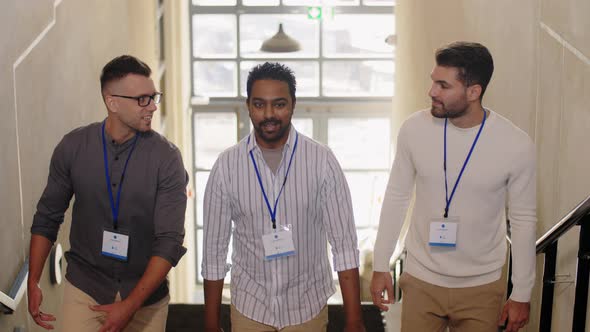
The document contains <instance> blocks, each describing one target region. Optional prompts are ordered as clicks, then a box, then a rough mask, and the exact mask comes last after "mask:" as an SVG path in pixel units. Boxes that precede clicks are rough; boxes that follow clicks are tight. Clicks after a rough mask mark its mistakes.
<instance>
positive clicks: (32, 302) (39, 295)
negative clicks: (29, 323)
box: [27, 282, 55, 330]
mask: <svg viewBox="0 0 590 332" xmlns="http://www.w3.org/2000/svg"><path fill="white" fill-rule="evenodd" d="M27 298H28V300H29V314H31V317H33V320H34V321H35V323H37V325H39V326H41V327H42V328H44V329H46V330H53V325H51V324H49V323H47V322H54V321H55V317H54V316H53V315H51V314H46V313H44V312H42V311H41V310H40V307H41V302H43V292H42V291H41V288H40V287H39V285H38V284H36V283H33V282H29V283H27Z"/></svg>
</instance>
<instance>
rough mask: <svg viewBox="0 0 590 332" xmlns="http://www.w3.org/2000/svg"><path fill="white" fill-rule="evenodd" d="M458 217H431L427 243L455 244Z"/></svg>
mask: <svg viewBox="0 0 590 332" xmlns="http://www.w3.org/2000/svg"><path fill="white" fill-rule="evenodd" d="M458 227H459V218H458V217H448V218H433V221H431V222H430V239H429V241H428V244H429V245H430V246H433V247H455V246H457V229H458Z"/></svg>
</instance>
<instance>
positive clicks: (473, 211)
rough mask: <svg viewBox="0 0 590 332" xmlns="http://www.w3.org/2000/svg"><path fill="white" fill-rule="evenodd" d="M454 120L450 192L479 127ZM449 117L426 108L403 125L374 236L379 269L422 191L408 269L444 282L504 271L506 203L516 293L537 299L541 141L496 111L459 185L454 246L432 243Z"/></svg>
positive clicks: (482, 279)
mask: <svg viewBox="0 0 590 332" xmlns="http://www.w3.org/2000/svg"><path fill="white" fill-rule="evenodd" d="M479 127H480V126H479V125H478V126H476V127H472V128H467V129H462V128H458V127H455V126H453V125H452V124H451V122H450V121H449V122H448V126H447V176H448V187H449V189H448V190H449V195H450V194H451V191H452V188H453V186H454V184H455V182H456V180H457V176H458V175H459V172H460V170H461V166H462V165H463V162H464V161H465V158H466V156H467V154H468V152H469V149H470V147H471V144H472V143H473V140H474V138H475V135H476V134H477V131H478V130H479ZM443 128H444V119H437V118H435V117H433V116H432V115H431V114H430V111H429V110H424V111H420V112H417V113H415V114H413V115H412V116H411V117H410V118H409V119H407V120H406V121H405V122H404V124H403V125H402V127H401V129H400V132H399V136H398V141H397V150H396V155H395V161H394V163H393V167H392V169H391V175H390V179H389V183H388V186H387V190H386V194H385V199H384V202H383V208H382V210H381V219H380V223H379V232H378V235H377V240H376V243H375V252H374V270H375V271H382V272H384V271H389V270H390V269H389V260H390V258H391V255H392V253H393V250H394V248H395V245H396V243H397V240H398V237H399V235H400V231H401V229H402V224H403V221H404V219H405V215H406V213H407V210H408V205H409V202H410V199H411V197H412V193H413V191H414V189H415V194H416V199H415V205H414V208H413V213H412V216H411V219H410V225H409V230H408V235H407V237H406V240H405V246H406V249H407V252H408V259H407V261H406V265H405V271H407V272H408V273H410V274H411V275H413V276H414V277H417V278H419V279H422V280H424V281H426V282H429V283H432V284H435V285H439V286H443V287H450V288H456V287H471V286H477V285H483V284H486V283H489V282H493V281H496V280H498V279H499V278H500V274H501V271H502V266H503V264H504V262H505V259H506V248H507V244H506V239H505V237H506V229H507V227H506V208H508V219H509V220H510V225H511V226H510V229H511V239H512V257H513V265H512V266H513V272H512V282H513V285H514V288H513V291H512V295H511V298H512V299H513V300H515V301H519V302H528V301H530V297H531V291H532V288H533V284H534V281H535V236H536V221H537V218H536V175H535V153H534V150H535V147H534V144H533V142H532V141H531V139H530V138H529V137H528V136H527V134H526V133H524V132H523V131H522V130H520V129H518V128H517V127H516V126H514V125H513V124H512V123H511V122H510V121H509V120H507V119H505V118H504V117H502V116H500V115H499V114H497V113H495V112H492V111H490V114H489V116H488V118H487V120H486V123H485V125H484V128H483V130H482V133H481V136H480V138H479V141H478V142H477V145H476V146H475V149H474V151H473V154H472V156H471V159H470V160H469V163H468V164H467V167H466V169H465V171H464V173H463V176H462V178H461V181H460V183H459V185H458V187H457V190H456V193H455V196H454V197H453V200H452V202H451V206H450V208H449V216H457V217H459V220H460V221H459V226H458V231H457V244H456V247H454V248H448V247H432V246H429V245H428V240H429V228H430V222H431V221H432V218H433V217H439V218H440V217H442V215H443V212H444V208H445V182H444V171H443Z"/></svg>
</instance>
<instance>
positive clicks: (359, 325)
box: [344, 321, 367, 332]
mask: <svg viewBox="0 0 590 332" xmlns="http://www.w3.org/2000/svg"><path fill="white" fill-rule="evenodd" d="M344 332H367V330H365V326H364V325H363V322H362V321H360V322H359V321H357V322H347V323H346V326H345V327H344Z"/></svg>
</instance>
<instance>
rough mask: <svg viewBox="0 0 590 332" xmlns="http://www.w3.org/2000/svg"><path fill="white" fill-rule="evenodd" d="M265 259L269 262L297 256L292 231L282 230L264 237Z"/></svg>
mask: <svg viewBox="0 0 590 332" xmlns="http://www.w3.org/2000/svg"><path fill="white" fill-rule="evenodd" d="M262 243H264V258H266V259H267V260H271V259H276V258H279V257H285V256H291V255H295V246H294V245H293V236H292V233H291V231H290V230H281V231H278V232H273V233H270V234H265V235H263V236H262Z"/></svg>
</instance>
